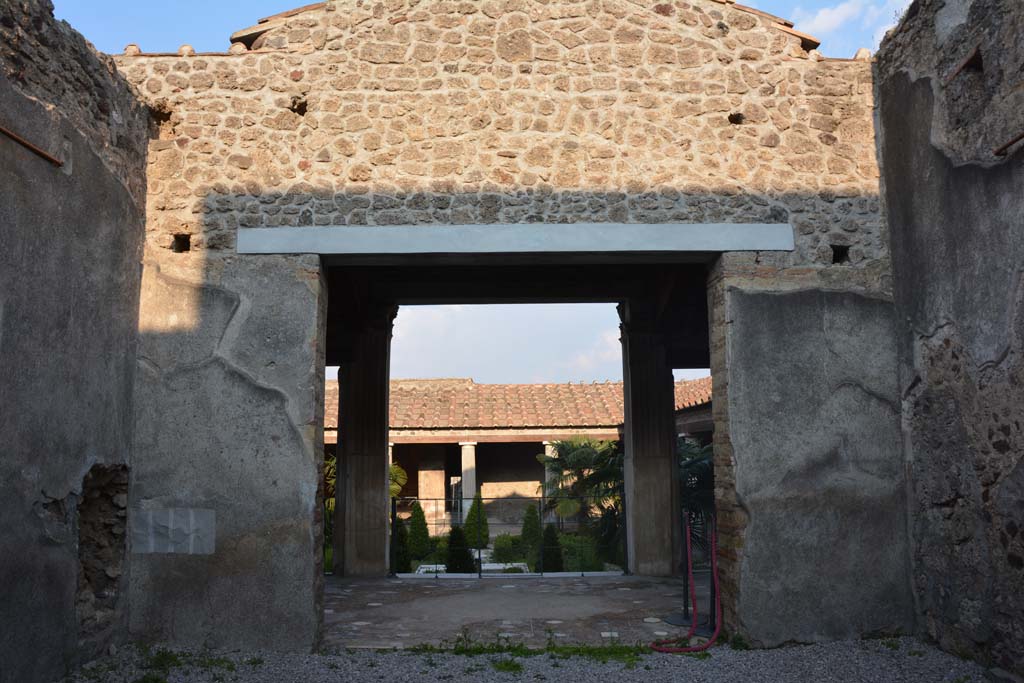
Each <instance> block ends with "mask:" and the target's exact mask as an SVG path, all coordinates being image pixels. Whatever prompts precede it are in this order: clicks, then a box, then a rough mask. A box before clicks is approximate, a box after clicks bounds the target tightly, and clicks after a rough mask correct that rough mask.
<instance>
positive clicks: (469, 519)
mask: <svg viewBox="0 0 1024 683" xmlns="http://www.w3.org/2000/svg"><path fill="white" fill-rule="evenodd" d="M462 528H463V529H464V530H465V532H466V538H468V539H469V547H470V548H486V547H487V545H488V544H489V543H490V542H491V530H490V529H489V528H488V527H487V513H486V512H485V511H484V501H483V499H482V498H481V497H480V494H479V493H478V494H476V496H474V497H473V504H472V505H470V506H469V514H467V515H466V521H465V522H463V524H462Z"/></svg>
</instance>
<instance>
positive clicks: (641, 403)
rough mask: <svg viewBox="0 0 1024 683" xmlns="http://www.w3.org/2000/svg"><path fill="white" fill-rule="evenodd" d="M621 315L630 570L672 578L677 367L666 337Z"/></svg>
mask: <svg viewBox="0 0 1024 683" xmlns="http://www.w3.org/2000/svg"><path fill="white" fill-rule="evenodd" d="M621 311H622V312H623V313H624V315H623V319H624V321H623V324H622V347H623V354H622V359H623V378H624V380H625V382H624V389H623V391H624V399H625V401H624V402H625V507H626V543H627V555H628V562H629V571H630V572H631V573H634V574H640V575H645V576H669V575H672V574H674V573H675V572H676V569H677V568H676V567H675V566H674V564H675V563H674V560H673V558H674V557H676V554H677V549H678V548H679V547H680V545H681V543H682V532H681V531H680V524H679V490H678V488H679V487H678V482H677V476H678V475H677V470H678V466H677V463H676V448H675V422H674V419H673V418H674V414H673V411H674V408H675V391H674V385H673V380H672V368H671V367H669V365H668V355H667V347H666V339H665V335H664V333H662V332H660V331H658V330H657V329H655V328H654V326H653V325H652V324H650V323H649V322H648V321H646V320H643V321H637V320H635V319H630V318H631V317H634V318H635V317H636V316H635V315H634V316H630V314H629V311H628V309H621Z"/></svg>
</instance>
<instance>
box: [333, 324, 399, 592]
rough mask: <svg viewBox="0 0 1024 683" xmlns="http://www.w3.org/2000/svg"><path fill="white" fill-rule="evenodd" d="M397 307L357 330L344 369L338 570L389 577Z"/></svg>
mask: <svg viewBox="0 0 1024 683" xmlns="http://www.w3.org/2000/svg"><path fill="white" fill-rule="evenodd" d="M393 319H394V309H393V308H389V309H387V310H382V311H380V312H379V313H378V314H377V315H375V316H373V317H372V318H370V319H369V320H367V321H366V322H365V324H364V326H362V327H361V329H358V330H356V331H354V333H352V336H351V338H350V339H351V341H350V347H349V353H348V354H347V358H346V359H345V361H344V362H343V363H342V364H341V367H340V369H339V371H338V388H339V401H338V403H339V406H338V408H339V413H340V414H339V417H338V425H339V429H338V440H339V443H338V484H337V490H338V491H339V493H342V499H341V500H339V501H338V502H337V505H336V508H335V526H334V528H335V536H334V572H335V574H336V575H342V576H385V575H386V574H387V573H388V533H389V524H390V517H391V505H390V496H389V491H388V483H389V477H388V464H389V462H388V461H389V453H388V451H389V449H388V380H389V373H390V367H389V357H390V350H391V349H390V347H391V324H392V321H393Z"/></svg>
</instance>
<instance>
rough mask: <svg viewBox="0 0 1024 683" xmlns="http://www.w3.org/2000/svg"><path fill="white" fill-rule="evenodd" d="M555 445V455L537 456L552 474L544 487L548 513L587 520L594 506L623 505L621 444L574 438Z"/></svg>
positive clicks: (547, 478) (546, 479) (601, 508)
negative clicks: (549, 511)
mask: <svg viewBox="0 0 1024 683" xmlns="http://www.w3.org/2000/svg"><path fill="white" fill-rule="evenodd" d="M552 446H553V450H554V455H550V456H549V455H546V454H541V455H538V456H537V460H539V461H540V462H541V463H542V464H543V465H544V469H545V471H546V472H547V473H548V476H547V477H546V478H545V481H544V484H543V485H542V486H543V490H544V496H545V497H546V498H548V501H547V503H546V507H547V509H548V510H554V511H555V513H556V514H558V516H559V517H572V516H574V515H576V516H579V518H580V520H581V521H583V520H586V519H589V513H590V511H591V509H592V508H594V507H596V508H598V509H599V510H604V509H607V508H614V507H618V506H619V505H620V504H621V500H622V452H621V451H620V450H619V443H618V442H617V441H597V440H594V439H585V438H574V439H570V440H567V441H555V442H554V443H553V444H552Z"/></svg>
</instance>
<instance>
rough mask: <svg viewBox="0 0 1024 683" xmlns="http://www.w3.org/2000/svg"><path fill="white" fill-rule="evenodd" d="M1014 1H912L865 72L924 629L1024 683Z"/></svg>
mask: <svg viewBox="0 0 1024 683" xmlns="http://www.w3.org/2000/svg"><path fill="white" fill-rule="evenodd" d="M1022 35H1024V6H1022V5H1021V3H1020V2H1018V1H1017V0H973V2H972V1H970V0H947V1H946V2H944V3H943V2H938V1H937V0H918V2H917V3H915V4H914V5H913V6H912V7H911V10H910V11H909V12H908V16H907V17H906V19H905V20H904V21H903V23H902V24H901V25H900V27H899V28H898V29H897V31H896V32H895V33H894V34H892V35H891V36H890V37H889V38H888V39H887V40H886V41H885V43H884V44H883V46H882V49H881V51H880V52H879V56H878V62H877V65H876V76H877V86H876V90H877V99H878V102H879V108H878V114H877V124H878V131H879V150H880V156H881V160H882V170H883V179H884V189H885V193H884V196H885V206H886V211H887V213H888V216H889V222H890V227H891V238H892V256H893V276H894V283H895V294H896V307H897V313H898V315H897V320H898V323H899V341H900V372H899V375H900V391H901V395H902V397H903V401H902V416H903V432H904V436H905V443H906V446H907V451H906V458H907V463H906V468H907V471H908V472H909V473H910V477H911V482H910V483H911V486H910V497H911V504H910V516H911V519H910V524H911V533H912V538H913V547H912V561H913V576H914V590H915V597H916V601H917V610H918V615H919V620H918V621H919V627H920V629H921V631H922V632H924V633H926V634H927V635H929V636H930V637H932V638H934V639H936V640H937V641H938V642H939V644H940V645H941V646H942V647H944V648H946V649H947V650H950V651H952V652H956V653H959V654H964V655H970V656H974V657H977V658H979V659H981V660H982V661H984V662H986V663H987V664H989V665H993V666H997V667H1001V668H1002V669H1004V670H1009V671H1013V672H1016V674H1018V675H1024V624H1022V615H1024V591H1022V589H1021V588H1022V586H1024V346H1022V345H1024V277H1022V275H1024V273H1022V269H1021V263H1022V262H1024V222H1022V219H1021V216H1024V192H1022V188H1024V143H1022V142H1017V143H1016V144H1007V143H1010V142H1012V141H1013V140H1015V139H1017V138H1018V137H1019V136H1020V135H1021V134H1024V122H1022V120H1021V111H1024V89H1022V88H1021V73H1022V68H1024V41H1021V36H1022Z"/></svg>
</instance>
